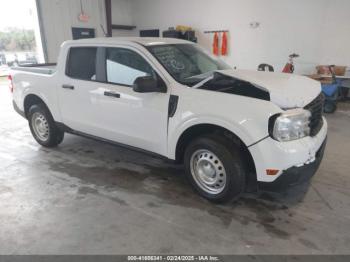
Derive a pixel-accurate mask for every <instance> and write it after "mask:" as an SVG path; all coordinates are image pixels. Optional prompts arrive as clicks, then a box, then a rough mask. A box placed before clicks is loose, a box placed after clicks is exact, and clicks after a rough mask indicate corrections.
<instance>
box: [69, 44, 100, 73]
mask: <svg viewBox="0 0 350 262" xmlns="http://www.w3.org/2000/svg"><path fill="white" fill-rule="evenodd" d="M96 53H97V48H96V47H72V48H71V49H70V50H69V56H68V63H67V71H66V74H67V75H68V76H70V77H72V78H76V79H81V80H95V79H96Z"/></svg>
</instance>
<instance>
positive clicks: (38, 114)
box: [28, 104, 64, 147]
mask: <svg viewBox="0 0 350 262" xmlns="http://www.w3.org/2000/svg"><path fill="white" fill-rule="evenodd" d="M28 122H29V127H30V131H31V133H32V135H33V137H34V138H35V140H36V141H37V142H38V143H39V144H40V145H42V146H45V147H55V146H57V145H59V144H60V143H62V141H63V138H64V132H62V131H61V130H60V129H58V127H57V126H56V124H55V122H54V120H53V117H52V115H51V113H50V111H49V110H48V109H47V108H46V106H45V105H43V104H39V105H33V106H32V107H30V109H29V112H28Z"/></svg>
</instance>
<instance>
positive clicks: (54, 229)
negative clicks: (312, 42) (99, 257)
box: [0, 86, 350, 254]
mask: <svg viewBox="0 0 350 262" xmlns="http://www.w3.org/2000/svg"><path fill="white" fill-rule="evenodd" d="M349 110H350V108H349V107H343V108H341V110H340V112H338V113H336V114H334V115H329V116H328V121H329V126H330V129H329V144H328V147H327V150H326V154H325V159H324V161H323V164H322V166H321V168H320V170H319V172H318V173H317V175H316V176H315V177H314V179H313V181H312V183H311V185H303V186H299V187H297V188H294V189H292V190H289V191H288V192H286V193H284V194H272V193H260V194H259V195H258V194H247V195H245V196H244V197H243V198H242V199H241V200H240V201H238V203H236V204H230V205H226V206H219V205H214V204H211V203H209V202H207V201H206V200H203V199H201V198H200V197H199V196H197V195H196V194H195V193H194V192H193V191H192V190H191V188H190V187H189V186H188V184H187V183H186V181H185V179H184V176H183V170H182V169H181V167H176V166H172V165H170V164H167V163H165V162H163V161H161V160H159V159H155V158H152V157H149V156H146V155H143V154H140V153H135V152H132V151H129V150H126V149H122V148H118V147H114V146H109V145H106V144H102V143H98V142H95V141H91V140H87V139H84V138H80V137H75V136H71V135H67V136H66V138H65V140H64V142H63V144H62V145H61V146H60V147H58V148H56V149H45V148H42V147H40V146H39V145H37V144H36V142H35V141H34V140H33V138H32V136H31V134H30V132H29V129H28V127H27V123H26V121H25V120H24V119H22V118H21V117H20V116H18V115H17V114H16V113H14V111H13V110H12V107H11V98H10V95H9V92H8V88H7V87H6V86H0V243H1V244H0V254H129V253H134V254H145V253H153V254H154V253H157V254H158V253H162V254H168V253H172V254H174V253H182V254H186V253H192V254H193V253H196V254H198V253H203V252H204V253H207V254H208V253H212V254H247V253H249V254H349V253H350V251H349V250H350V234H349V233H350V175H349V173H350V172H349V171H350V163H349V154H350V136H349V135H350V131H349V130H350V113H349Z"/></svg>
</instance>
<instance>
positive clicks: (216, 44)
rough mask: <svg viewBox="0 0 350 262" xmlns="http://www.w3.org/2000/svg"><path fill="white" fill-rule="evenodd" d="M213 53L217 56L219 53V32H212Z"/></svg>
mask: <svg viewBox="0 0 350 262" xmlns="http://www.w3.org/2000/svg"><path fill="white" fill-rule="evenodd" d="M213 54H214V55H216V56H218V55H219V34H218V33H215V34H214V41H213Z"/></svg>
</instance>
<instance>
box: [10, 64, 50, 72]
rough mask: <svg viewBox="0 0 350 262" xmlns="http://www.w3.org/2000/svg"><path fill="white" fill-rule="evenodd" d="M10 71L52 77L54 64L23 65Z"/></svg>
mask: <svg viewBox="0 0 350 262" xmlns="http://www.w3.org/2000/svg"><path fill="white" fill-rule="evenodd" d="M11 70H15V71H23V72H29V73H36V74H44V75H52V74H53V73H54V72H56V64H55V63H47V64H32V65H23V66H17V67H12V68H11Z"/></svg>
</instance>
